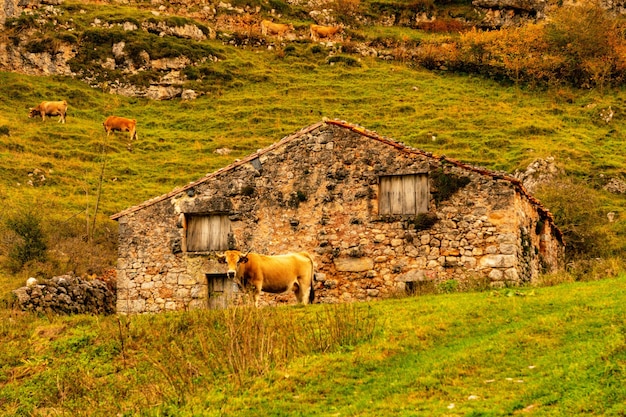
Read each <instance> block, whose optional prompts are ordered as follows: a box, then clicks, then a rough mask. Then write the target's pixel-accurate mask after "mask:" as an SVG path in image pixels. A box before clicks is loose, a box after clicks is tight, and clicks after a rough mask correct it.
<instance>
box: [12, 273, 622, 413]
mask: <svg viewBox="0 0 626 417" xmlns="http://www.w3.org/2000/svg"><path fill="white" fill-rule="evenodd" d="M625 290H626V277H624V276H620V277H618V278H614V279H605V280H601V281H594V282H584V283H583V282H577V283H570V284H562V285H559V286H554V287H543V288H519V289H516V290H498V291H492V292H483V293H463V294H450V295H436V296H422V297H417V298H402V299H392V300H387V301H381V302H374V303H357V304H353V305H349V306H343V307H342V306H328V305H326V306H325V305H312V306H308V307H306V308H302V307H296V306H292V307H281V308H275V309H269V308H268V309H260V310H246V309H244V310H241V311H240V313H241V314H236V313H235V312H233V311H227V312H219V311H194V312H187V313H185V312H180V313H168V314H160V315H151V316H135V317H121V318H116V317H114V316H109V317H94V316H72V317H56V316H43V317H37V316H34V315H32V314H27V313H19V312H16V311H8V310H2V311H0V315H1V316H2V317H1V318H2V320H1V321H0V341H1V343H2V346H3V349H2V355H1V360H0V415H3V416H31V415H61V416H111V415H122V416H223V415H238V416H239V415H241V416H258V415H267V416H283V415H302V416H314V415H319V416H336V415H341V416H398V415H400V416H508V415H518V414H520V415H532V416H579V415H598V416H599V415H602V416H621V415H623V414H624V412H626V388H625V386H624V378H625V375H624V372H625V366H626V336H625V335H626V322H625V320H624V317H626V307H625V304H624V302H623V300H624V298H625V297H626V293H625Z"/></svg>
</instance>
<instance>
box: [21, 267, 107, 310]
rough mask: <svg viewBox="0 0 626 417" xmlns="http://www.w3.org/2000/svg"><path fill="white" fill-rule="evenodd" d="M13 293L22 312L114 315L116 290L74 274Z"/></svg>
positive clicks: (22, 288) (102, 282)
mask: <svg viewBox="0 0 626 417" xmlns="http://www.w3.org/2000/svg"><path fill="white" fill-rule="evenodd" d="M28 284H29V285H27V286H25V287H21V288H18V289H16V290H14V291H13V294H15V296H16V297H17V303H18V306H19V308H20V309H22V310H24V311H35V312H40V313H45V312H53V313H57V314H82V313H85V314H113V313H115V303H116V291H115V288H114V287H113V285H111V284H107V283H106V282H104V281H101V280H97V279H94V280H86V279H82V278H79V277H75V276H73V275H61V276H58V277H54V278H52V279H50V280H45V281H40V282H36V281H33V279H32V278H30V279H29V282H28Z"/></svg>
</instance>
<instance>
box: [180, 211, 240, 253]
mask: <svg viewBox="0 0 626 417" xmlns="http://www.w3.org/2000/svg"><path fill="white" fill-rule="evenodd" d="M229 233H230V220H229V219H228V216H227V215H225V214H210V215H195V214H193V215H189V214H188V215H187V239H186V243H187V252H207V251H214V250H227V249H228V234H229Z"/></svg>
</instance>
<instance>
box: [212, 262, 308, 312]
mask: <svg viewBox="0 0 626 417" xmlns="http://www.w3.org/2000/svg"><path fill="white" fill-rule="evenodd" d="M217 257H218V260H219V261H220V262H223V263H226V264H227V265H228V271H227V274H228V277H229V278H234V279H235V282H236V283H237V285H239V287H240V288H242V289H247V288H249V287H252V289H253V295H254V305H255V306H257V307H258V305H259V296H260V295H261V291H263V292H268V293H272V294H278V293H283V292H287V291H293V292H294V293H295V295H296V298H297V299H298V302H299V303H302V304H309V303H312V302H313V299H314V298H315V293H314V291H313V281H314V276H315V270H314V265H313V259H312V258H311V255H309V254H308V253H307V252H298V253H289V254H286V255H275V256H267V255H260V254H258V253H248V254H243V253H242V252H239V251H237V250H228V251H226V252H224V253H223V254H218V255H217Z"/></svg>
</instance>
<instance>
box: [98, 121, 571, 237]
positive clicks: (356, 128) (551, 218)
mask: <svg viewBox="0 0 626 417" xmlns="http://www.w3.org/2000/svg"><path fill="white" fill-rule="evenodd" d="M325 124H330V125H334V126H338V127H342V128H345V129H349V130H351V131H353V132H355V133H358V134H360V135H362V136H365V137H368V138H370V139H374V140H377V141H379V142H383V143H385V144H387V145H390V146H393V147H394V148H396V149H398V150H401V151H403V152H409V153H413V154H417V155H422V156H426V157H428V158H433V159H436V160H438V161H441V162H445V163H449V164H452V165H454V166H456V167H458V168H461V169H464V170H467V171H472V172H475V173H477V174H480V175H486V176H489V177H491V178H493V179H503V180H506V181H509V182H510V183H511V184H513V186H514V187H515V188H516V189H517V191H518V192H519V193H520V194H522V195H524V196H525V197H526V198H527V199H528V201H529V202H530V203H531V204H532V205H533V206H534V207H535V208H536V209H537V211H539V212H540V214H541V215H542V216H543V217H545V218H546V219H548V221H549V222H550V224H551V226H552V228H553V229H554V230H555V233H556V234H557V237H558V238H559V240H560V241H561V243H563V244H564V243H565V242H564V240H563V232H561V230H560V229H559V228H558V227H557V226H556V225H555V223H554V216H553V215H552V213H551V212H550V211H549V210H548V209H547V208H546V207H544V206H543V204H541V202H540V201H539V200H538V199H537V198H535V197H533V196H532V195H531V194H530V193H529V192H528V190H527V189H526V187H525V186H524V184H523V183H522V181H521V180H520V179H518V178H515V177H513V176H511V175H510V174H507V173H503V172H497V171H492V170H489V169H486V168H480V167H475V166H473V165H469V164H466V163H463V162H461V161H459V160H456V159H454V158H448V157H447V156H445V155H436V154H433V153H431V152H426V151H424V150H421V149H417V148H413V147H410V146H407V145H405V144H403V143H401V142H398V141H396V140H393V139H390V138H386V137H384V136H380V135H379V134H378V133H376V132H374V131H372V130H368V129H366V128H364V127H362V126H358V125H356V124H352V123H348V122H346V121H342V120H338V119H334V120H330V119H327V118H325V117H324V118H323V119H322V121H321V122H317V123H314V124H312V125H310V126H307V127H304V128H302V129H300V130H299V131H297V132H295V133H293V134H291V135H288V136H285V137H284V138H282V139H281V140H279V141H278V142H275V143H273V144H272V145H270V146H268V147H266V148H264V149H261V150H257V151H256V152H254V153H252V154H250V155H248V156H247V157H245V158H243V159H239V160H236V161H235V162H233V163H231V164H229V165H227V166H225V167H222V168H220V169H218V170H216V171H213V172H211V173H209V174H207V175H205V176H204V177H202V178H200V179H198V180H196V181H193V182H190V183H189V184H187V185H185V186H183V187H178V188H175V189H174V190H172V191H170V192H169V193H166V194H163V195H160V196H157V197H154V198H152V199H150V200H147V201H144V202H143V203H141V204H138V205H135V206H132V207H129V208H127V209H125V210H123V211H120V212H119V213H116V214H113V215H112V216H110V218H111V219H112V220H116V219H119V218H120V217H122V216H125V215H127V214H130V213H133V212H135V211H138V210H141V209H143V208H145V207H149V206H151V205H153V204H156V203H158V202H160V201H163V200H166V199H168V198H170V197H173V196H175V195H176V194H180V193H182V192H185V191H187V190H188V189H190V188H193V187H195V186H197V185H199V184H202V183H204V182H206V181H208V180H210V179H211V178H214V177H216V176H218V175H219V174H221V173H224V172H227V171H230V170H232V169H234V168H236V167H238V166H241V165H244V164H246V163H248V162H250V161H252V160H254V159H256V158H258V157H260V156H261V155H264V154H266V153H268V152H270V151H272V150H274V149H276V148H278V147H279V146H282V145H284V144H285V143H287V142H290V141H292V140H293V139H295V138H298V137H300V136H302V135H304V134H307V133H309V132H311V131H313V130H315V129H317V128H319V127H321V126H323V125H325Z"/></svg>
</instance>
